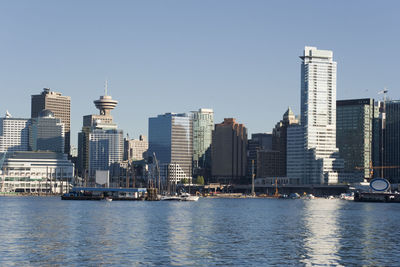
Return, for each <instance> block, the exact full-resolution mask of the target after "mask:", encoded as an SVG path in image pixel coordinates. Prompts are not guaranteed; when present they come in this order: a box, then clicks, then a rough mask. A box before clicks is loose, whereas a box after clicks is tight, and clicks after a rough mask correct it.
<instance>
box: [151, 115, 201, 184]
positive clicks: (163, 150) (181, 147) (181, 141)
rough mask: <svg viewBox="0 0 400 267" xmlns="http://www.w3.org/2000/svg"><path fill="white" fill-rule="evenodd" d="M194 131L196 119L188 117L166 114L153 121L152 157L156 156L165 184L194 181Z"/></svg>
mask: <svg viewBox="0 0 400 267" xmlns="http://www.w3.org/2000/svg"><path fill="white" fill-rule="evenodd" d="M192 127H193V126H192V118H191V116H190V115H189V114H185V113H181V114H176V113H165V114H163V115H158V116H157V117H153V118H149V149H148V155H149V156H153V153H154V154H155V155H156V158H157V160H158V162H159V165H160V169H161V173H160V175H161V178H162V179H163V180H164V181H165V182H169V183H177V182H179V181H180V180H182V179H188V180H191V179H192V159H193V157H192V156H193V133H192V131H193V128H192Z"/></svg>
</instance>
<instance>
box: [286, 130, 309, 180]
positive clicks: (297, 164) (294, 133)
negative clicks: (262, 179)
mask: <svg viewBox="0 0 400 267" xmlns="http://www.w3.org/2000/svg"><path fill="white" fill-rule="evenodd" d="M286 134H287V137H286V176H287V178H288V181H289V184H302V183H304V180H305V179H304V173H305V168H304V153H305V149H304V127H303V126H302V125H300V124H292V125H289V127H288V128H287V132H286Z"/></svg>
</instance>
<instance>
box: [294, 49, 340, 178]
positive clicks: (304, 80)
mask: <svg viewBox="0 0 400 267" xmlns="http://www.w3.org/2000/svg"><path fill="white" fill-rule="evenodd" d="M300 58H301V59H302V64H301V125H302V127H304V148H305V150H306V151H305V155H304V159H305V161H304V165H305V169H304V170H305V173H304V176H303V183H306V184H335V183H338V181H339V180H338V176H339V175H338V171H339V170H341V169H342V168H343V160H342V159H340V158H339V150H338V148H337V147H336V62H335V61H333V52H332V51H329V50H318V49H317V48H316V47H308V46H306V47H305V48H304V54H303V56H301V57H300Z"/></svg>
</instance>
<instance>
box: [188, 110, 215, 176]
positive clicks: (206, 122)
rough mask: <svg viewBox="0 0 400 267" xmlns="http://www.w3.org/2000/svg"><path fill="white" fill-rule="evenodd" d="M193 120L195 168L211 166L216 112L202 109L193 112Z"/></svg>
mask: <svg viewBox="0 0 400 267" xmlns="http://www.w3.org/2000/svg"><path fill="white" fill-rule="evenodd" d="M191 115H192V118H193V168H194V169H204V168H209V167H210V166H211V142H212V131H213V129H214V111H213V110H212V109H205V108H201V109H199V110H198V111H192V113H191Z"/></svg>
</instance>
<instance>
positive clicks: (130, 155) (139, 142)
mask: <svg viewBox="0 0 400 267" xmlns="http://www.w3.org/2000/svg"><path fill="white" fill-rule="evenodd" d="M148 149H149V142H148V141H147V138H146V137H145V136H143V135H140V136H139V139H129V138H125V140H124V160H128V161H132V160H135V161H137V160H142V159H145V158H147V150H148Z"/></svg>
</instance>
